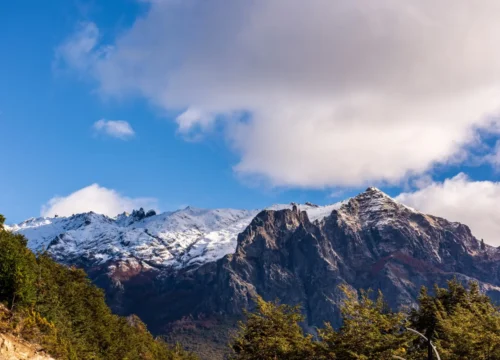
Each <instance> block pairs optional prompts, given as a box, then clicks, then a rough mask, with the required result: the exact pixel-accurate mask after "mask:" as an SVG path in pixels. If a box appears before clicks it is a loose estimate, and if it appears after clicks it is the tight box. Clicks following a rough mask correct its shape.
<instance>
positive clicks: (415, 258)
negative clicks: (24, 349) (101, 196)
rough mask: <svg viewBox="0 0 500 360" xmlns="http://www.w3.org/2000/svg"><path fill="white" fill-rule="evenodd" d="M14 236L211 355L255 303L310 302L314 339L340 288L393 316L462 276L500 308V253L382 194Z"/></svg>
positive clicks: (30, 228)
mask: <svg viewBox="0 0 500 360" xmlns="http://www.w3.org/2000/svg"><path fill="white" fill-rule="evenodd" d="M9 229H10V230H11V231H13V232H16V233H21V234H23V235H25V236H26V237H27V238H28V240H29V242H28V246H29V247H30V248H31V249H32V250H34V251H43V250H46V251H48V252H49V254H51V256H52V257H53V258H54V259H55V260H57V261H58V262H60V263H63V264H66V265H75V266H77V267H81V268H83V269H84V270H85V271H86V272H87V273H88V274H89V276H90V278H91V280H92V281H93V282H94V283H95V284H96V285H98V286H99V287H101V288H103V289H104V290H105V293H106V298H107V302H108V304H109V306H110V307H111V308H112V309H113V311H114V312H116V313H118V314H120V315H129V314H136V315H138V316H139V317H140V318H141V319H142V320H143V321H144V322H145V323H146V324H147V325H148V327H149V329H150V330H151V331H152V332H153V333H154V334H156V335H163V336H165V337H166V338H167V339H168V340H169V341H176V340H182V342H183V344H185V345H188V347H189V348H190V349H191V350H195V351H198V352H200V353H202V355H204V356H205V357H206V358H211V359H215V358H216V356H220V354H221V353H222V352H223V350H222V349H225V348H226V345H227V342H228V336H229V334H230V332H231V329H234V327H235V325H236V322H237V320H239V319H241V318H242V316H243V311H244V309H250V310H251V309H253V307H254V302H253V299H254V297H255V296H256V295H260V296H262V297H263V298H264V299H265V300H274V299H280V301H281V302H284V303H287V304H301V306H302V310H303V313H304V314H305V316H306V323H305V324H304V327H305V328H306V329H307V330H308V331H309V332H311V333H314V332H315V328H316V327H321V326H323V324H324V322H325V321H328V322H331V323H332V324H334V325H336V326H338V325H339V324H340V319H341V317H340V313H339V305H340V304H341V301H342V299H343V294H342V291H341V290H340V289H339V285H341V284H347V285H348V286H350V287H352V288H354V289H369V288H371V289H374V290H381V291H382V292H383V293H384V296H385V299H386V300H387V302H388V304H389V305H390V306H391V307H393V308H402V307H414V306H415V305H416V299H417V296H418V293H419V290H420V288H421V286H427V287H429V288H432V287H433V285H434V284H438V285H440V286H444V285H445V283H446V281H447V280H449V279H452V278H457V279H458V280H459V281H461V282H468V281H471V280H475V281H477V282H478V284H479V287H480V289H481V290H482V291H483V292H485V293H486V294H487V295H489V296H490V297H491V298H492V299H493V300H495V301H498V300H500V249H497V248H495V247H492V246H489V245H487V244H484V243H483V242H482V241H481V240H480V239H477V238H475V237H474V235H473V234H472V233H471V231H470V229H469V228H468V227H467V226H466V225H464V224H460V223H457V222H452V221H448V220H446V219H443V218H440V217H436V216H432V215H427V214H423V213H421V212H419V211H416V210H414V209H412V208H410V207H407V206H405V205H403V204H400V203H398V202H396V201H395V200H394V199H392V198H390V197H389V196H387V195H386V194H384V193H383V192H381V191H380V190H378V189H376V188H368V189H367V190H366V191H365V192H363V193H361V194H359V195H358V196H356V197H353V198H351V199H349V200H346V201H344V202H341V203H338V204H333V205H329V206H316V205H314V204H310V203H307V204H304V205H298V204H290V205H274V206H272V207H270V208H268V209H264V210H231V209H218V210H205V209H196V208H191V207H188V208H186V209H183V210H179V211H176V212H167V213H163V214H156V213H154V212H152V211H148V212H145V211H144V210H142V209H141V210H138V211H134V212H133V213H132V214H121V215H118V216H117V217H116V218H109V217H106V216H104V215H98V214H95V213H85V214H76V215H74V216H71V217H56V218H33V219H29V220H26V221H25V222H23V223H20V224H17V225H14V226H11V227H10V228H9ZM200 349H203V351H200ZM207 349H210V350H207Z"/></svg>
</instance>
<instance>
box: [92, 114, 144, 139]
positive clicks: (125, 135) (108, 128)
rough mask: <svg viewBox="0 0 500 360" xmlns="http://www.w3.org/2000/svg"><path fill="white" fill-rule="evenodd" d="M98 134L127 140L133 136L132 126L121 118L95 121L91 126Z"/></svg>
mask: <svg viewBox="0 0 500 360" xmlns="http://www.w3.org/2000/svg"><path fill="white" fill-rule="evenodd" d="M92 128H93V129H94V131H95V132H96V133H98V134H104V135H107V136H111V137H114V138H117V139H121V140H129V139H131V138H133V137H134V136H135V131H134V129H132V126H131V125H130V124H129V123H128V122H126V121H123V120H105V119H101V120H99V121H96V122H95V123H94V125H93V126H92Z"/></svg>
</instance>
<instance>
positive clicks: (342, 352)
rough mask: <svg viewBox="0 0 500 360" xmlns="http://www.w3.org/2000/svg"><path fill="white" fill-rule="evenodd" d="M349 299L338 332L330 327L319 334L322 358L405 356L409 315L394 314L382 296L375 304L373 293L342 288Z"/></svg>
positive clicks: (347, 359)
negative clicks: (406, 327) (405, 330)
mask: <svg viewBox="0 0 500 360" xmlns="http://www.w3.org/2000/svg"><path fill="white" fill-rule="evenodd" d="M342 290H343V292H344V294H345V295H346V299H345V301H344V303H343V305H342V308H341V312H342V317H343V323H342V326H341V328H340V329H339V331H338V332H336V331H335V330H334V329H333V328H332V327H331V326H330V324H326V326H325V328H324V329H321V330H319V335H320V338H321V340H322V346H321V348H322V349H323V356H324V357H325V358H337V359H342V360H351V359H352V360H379V359H390V358H391V357H392V356H393V355H399V356H402V355H405V354H406V352H407V348H408V347H409V340H410V338H409V335H408V334H407V333H405V332H404V331H403V330H404V326H405V325H406V320H405V318H406V315H405V314H404V313H401V312H392V311H390V310H389V309H388V307H387V306H386V304H385V302H384V298H383V295H382V293H381V292H379V294H378V297H377V299H376V300H375V301H374V300H372V299H371V298H370V292H364V291H361V293H360V296H358V294H357V292H356V291H355V290H352V289H351V288H349V287H347V286H343V287H342Z"/></svg>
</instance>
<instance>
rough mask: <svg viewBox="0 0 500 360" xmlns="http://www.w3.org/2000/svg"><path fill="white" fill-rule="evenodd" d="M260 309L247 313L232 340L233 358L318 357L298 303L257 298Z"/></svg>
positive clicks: (297, 359) (290, 359)
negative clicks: (295, 304)
mask: <svg viewBox="0 0 500 360" xmlns="http://www.w3.org/2000/svg"><path fill="white" fill-rule="evenodd" d="M256 305H257V310H256V311H255V312H253V313H247V321H246V323H241V324H240V330H239V333H238V335H237V336H236V337H235V338H234V340H233V343H232V344H231V349H232V350H233V356H232V359H234V360H278V359H279V360H307V359H311V360H313V359H316V357H315V356H314V349H313V348H314V345H313V341H312V337H311V336H305V335H304V333H303V331H302V328H301V327H300V325H299V323H300V322H302V321H304V317H303V315H302V314H301V313H300V308H299V307H298V306H295V307H292V306H289V305H283V304H279V303H278V302H277V301H275V302H266V301H264V300H263V299H262V298H260V297H257V298H256Z"/></svg>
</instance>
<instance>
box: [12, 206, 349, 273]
mask: <svg viewBox="0 0 500 360" xmlns="http://www.w3.org/2000/svg"><path fill="white" fill-rule="evenodd" d="M291 206H292V205H274V206H272V207H271V208H272V209H284V208H287V207H291ZM338 206H340V205H336V204H335V205H330V206H324V207H319V206H314V205H312V204H311V205H299V207H300V208H301V209H303V210H305V211H308V212H309V213H310V215H311V216H312V217H315V218H321V217H324V216H325V215H327V214H328V213H329V212H331V210H332V209H333V208H336V207H338ZM258 212H259V211H258V210H234V209H214V210H208V209H197V208H193V207H187V208H185V209H182V210H178V211H175V212H166V213H163V214H159V215H156V213H155V212H154V211H149V212H147V213H145V212H144V210H143V209H140V210H138V211H134V212H133V213H132V214H127V213H123V214H120V215H118V216H117V217H115V218H109V217H107V216H105V215H99V214H95V213H92V212H90V213H84V214H77V215H73V216H71V217H56V218H32V219H29V220H26V221H24V222H22V223H20V224H16V225H13V226H11V227H10V228H9V229H10V230H11V231H13V232H15V233H20V234H22V235H24V236H26V237H27V238H28V239H29V243H28V246H29V247H30V248H31V249H32V250H33V251H40V250H43V249H46V250H48V252H49V253H50V254H51V255H52V256H53V257H54V258H55V259H56V260H58V261H60V262H62V263H66V264H75V263H76V264H81V265H83V266H85V267H92V266H99V265H103V264H115V263H118V266H120V265H121V266H122V267H123V268H127V269H128V268H141V269H156V270H159V269H161V270H171V271H175V270H179V269H182V268H185V267H198V266H200V265H202V264H204V263H207V262H211V261H216V260H218V259H220V258H222V257H223V256H225V255H227V254H231V253H233V252H234V250H235V249H236V237H237V235H238V234H239V233H240V232H242V231H243V230H244V229H245V228H246V227H247V226H248V224H250V222H251V221H252V219H253V218H254V216H255V215H257V213H258ZM110 266H116V264H115V265H110ZM113 269H114V268H111V270H112V271H113Z"/></svg>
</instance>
